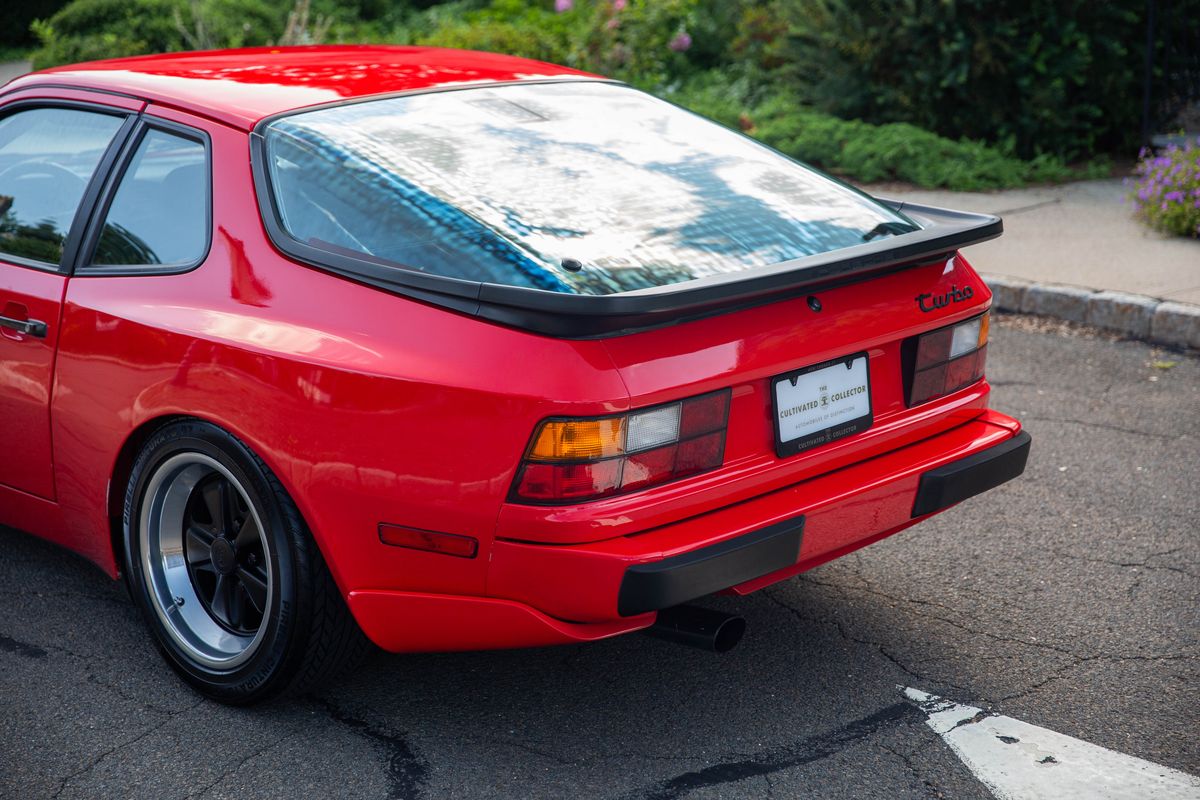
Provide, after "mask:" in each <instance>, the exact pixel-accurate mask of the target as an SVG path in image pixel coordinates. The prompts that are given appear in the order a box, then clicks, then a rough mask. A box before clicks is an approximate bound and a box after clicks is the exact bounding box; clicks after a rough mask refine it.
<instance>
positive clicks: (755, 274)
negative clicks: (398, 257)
mask: <svg viewBox="0 0 1200 800" xmlns="http://www.w3.org/2000/svg"><path fill="white" fill-rule="evenodd" d="M252 139H253V140H254V141H253V145H254V146H252V147H251V166H252V169H253V172H254V182H255V189H256V190H257V193H258V199H259V204H260V206H261V208H262V211H263V215H262V217H263V224H264V226H265V227H266V230H267V234H268V236H269V238H270V240H271V242H272V244H273V245H274V246H275V248H276V249H277V250H279V251H280V252H281V253H282V254H283V255H285V256H286V257H288V258H290V259H292V260H294V261H297V262H299V263H302V264H305V265H308V266H311V267H314V268H316V269H319V270H321V271H323V272H329V273H332V274H335V275H339V276H341V277H344V278H348V279H350V280H353V281H355V282H357V283H362V284H366V285H368V286H373V287H375V288H378V289H382V290H384V291H387V292H391V293H392V294H396V295H400V296H403V297H408V298H411V299H413V300H418V301H421V302H424V303H429V304H432V305H436V306H440V307H442V308H447V309H450V310H453V311H457V312H459V313H463V314H468V315H471V316H475V317H478V318H480V319H483V320H487V321H489V322H494V323H498V324H501V325H505V326H509V327H513V328H518V329H521V330H525V331H529V332H531V333H536V334H541V335H545V336H553V337H556V338H564V339H598V338H608V337H612V336H622V335H626V334H630V333H636V332H639V331H643V330H648V329H651V328H658V327H663V326H666V325H674V324H678V323H680V322H686V321H689V320H693V319H698V318H702V317H706V316H712V315H714V314H719V313H725V312H727V311H731V310H735V309H737V308H744V307H747V306H752V305H760V304H762V303H768V302H774V301H776V300H781V299H784V298H787V297H790V296H795V295H796V294H801V293H811V292H815V291H820V290H823V289H828V288H830V287H832V286H836V285H841V284H844V283H850V282H857V281H860V280H865V279H867V278H870V277H874V276H876V275H880V274H884V273H886V272H894V271H896V270H899V269H906V268H909V267H914V266H917V265H920V264H928V263H930V262H932V261H935V260H939V259H944V258H946V257H949V256H950V255H952V254H953V253H954V252H955V251H957V250H959V249H961V248H963V247H966V246H967V245H972V244H978V243H979V242H984V241H987V240H989V239H994V238H996V237H997V236H999V235H1000V234H1001V233H1002V232H1003V229H1004V228H1003V222H1002V221H1001V219H1000V218H999V217H997V216H994V215H991V214H976V213H972V212H967V211H952V210H950V209H944V208H936V207H934V206H923V205H916V204H913V203H903V202H899V201H895V200H880V201H879V202H881V203H883V204H884V205H886V206H888V207H890V208H892V209H894V210H896V211H899V210H901V209H903V211H904V214H905V215H906V216H908V217H910V218H912V219H913V220H915V221H916V222H917V223H918V224H920V225H921V229H920V230H916V231H913V232H911V233H905V234H900V235H898V236H889V237H886V238H880V239H876V240H874V241H870V242H864V243H863V244H860V245H854V246H853V247H846V248H842V249H840V250H834V251H832V252H828V253H819V254H816V255H811V256H805V257H803V258H797V259H793V260H790V261H784V262H781V263H779V264H773V265H771V266H766V267H757V268H754V269H748V270H745V271H742V272H736V273H730V274H725V275H715V276H711V277H707V278H699V279H696V280H691V281H685V282H682V283H675V284H668V285H665V286H656V287H653V288H649V289H639V290H637V291H632V292H622V293H619V294H611V295H577V294H564V293H561V292H551V291H546V290H542V289H526V288H523V287H517V286H502V285H499V284H493V283H481V282H478V281H468V280H462V279H459V278H447V277H443V276H440V275H431V274H428V273H423V272H418V271H416V270H412V269H406V268H404V267H400V266H397V265H395V264H390V263H388V262H384V261H381V260H376V259H372V258H370V257H365V256H361V255H356V254H354V253H352V252H350V251H345V252H336V253H335V252H330V251H329V250H326V249H323V248H319V247H315V246H313V245H310V244H307V243H305V242H301V241H299V240H297V239H294V238H293V237H292V236H290V235H289V234H288V233H287V231H286V230H285V229H284V227H283V224H282V220H281V219H280V216H279V210H278V208H276V205H275V200H274V193H273V192H272V191H271V189H270V187H269V185H268V182H267V177H266V169H265V158H264V154H263V147H262V140H261V136H259V135H257V134H256V135H255V136H253V137H252Z"/></svg>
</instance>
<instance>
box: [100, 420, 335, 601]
mask: <svg viewBox="0 0 1200 800" xmlns="http://www.w3.org/2000/svg"><path fill="white" fill-rule="evenodd" d="M176 422H204V423H207V424H209V425H213V426H215V427H217V428H220V429H221V430H222V431H224V432H225V433H227V434H229V435H230V436H232V437H234V438H235V439H237V440H238V441H239V442H241V443H242V445H243V446H245V447H246V448H247V449H249V450H250V452H251V453H253V454H254V455H255V456H257V457H258V458H259V459H260V460H261V461H262V462H263V464H265V465H266V467H267V468H268V469H269V470H271V472H272V473H273V474H274V475H275V478H276V480H278V481H279V482H280V485H281V486H283V488H284V491H286V492H287V493H288V495H289V496H291V497H292V498H293V499H294V498H295V494H294V493H293V492H292V490H291V488H290V487H289V486H288V485H287V484H288V481H286V480H285V476H281V475H280V472H279V470H278V469H276V468H275V466H274V465H273V464H271V463H270V462H269V461H268V459H267V458H265V457H264V456H263V453H262V448H258V447H255V446H254V445H253V440H252V439H248V438H247V437H246V436H244V435H243V434H242V433H241V432H240V431H238V430H237V429H235V428H231V427H230V426H229V425H226V424H223V423H222V422H220V421H218V420H214V419H210V418H207V417H204V416H201V415H199V414H179V413H174V414H160V415H158V416H155V417H151V418H149V419H146V420H143V421H142V422H141V423H140V424H138V425H137V426H136V427H134V429H133V430H132V431H130V432H129V435H128V436H126V437H125V441H124V442H122V444H121V447H120V449H119V450H118V451H117V456H116V458H115V459H114V461H113V467H112V470H111V472H110V474H109V480H108V489H107V492H106V505H107V514H106V516H107V518H108V537H109V547H110V548H111V549H112V559H113V565H114V567H113V573H114V574H113V577H115V578H123V577H124V569H123V568H122V565H123V564H124V560H125V557H124V553H125V544H124V536H125V532H124V520H123V517H124V513H125V492H126V490H127V488H128V485H129V479H130V477H131V476H132V474H133V465H134V462H135V461H136V460H137V456H138V453H139V452H141V449H142V447H143V446H144V445H145V444H146V442H148V441H150V439H151V437H153V436H154V434H156V433H157V432H158V431H160V430H162V429H163V428H165V427H166V426H168V425H171V424H173V423H176ZM297 510H298V511H299V512H300V513H301V519H302V521H303V522H304V524H305V526H307V525H308V522H307V520H304V519H303V510H302V509H301V508H300V505H299V504H297ZM313 539H314V543H315V544H316V547H317V549H318V550H320V549H321V544H320V542H319V541H317V537H316V536H314V537H313ZM324 555H325V554H324V553H322V557H324Z"/></svg>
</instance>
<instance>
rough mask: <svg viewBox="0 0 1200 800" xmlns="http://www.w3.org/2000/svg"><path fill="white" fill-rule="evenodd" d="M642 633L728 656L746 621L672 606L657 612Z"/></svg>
mask: <svg viewBox="0 0 1200 800" xmlns="http://www.w3.org/2000/svg"><path fill="white" fill-rule="evenodd" d="M646 633H648V634H650V635H651V636H654V637H657V638H659V639H666V640H667V641H671V642H676V643H678V644H686V645H688V646H690V647H698V648H700V649H701V650H708V651H710V652H713V653H728V652H729V651H730V650H732V649H733V648H735V647H737V645H738V642H740V641H741V640H742V636H744V635H745V633H746V620H744V619H742V618H741V617H739V616H736V615H734V614H726V613H724V612H722V611H714V610H712V609H710V608H700V607H699V606H675V607H674V608H664V609H663V610H661V611H659V612H658V620H657V621H656V622H655V623H654V624H653V625H652V626H650V627H649V628H647V629H646Z"/></svg>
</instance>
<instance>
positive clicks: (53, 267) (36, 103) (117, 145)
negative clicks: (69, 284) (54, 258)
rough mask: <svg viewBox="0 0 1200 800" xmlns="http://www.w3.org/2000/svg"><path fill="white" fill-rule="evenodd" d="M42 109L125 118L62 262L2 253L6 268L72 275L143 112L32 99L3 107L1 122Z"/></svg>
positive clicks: (93, 181)
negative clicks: (94, 216) (110, 179)
mask: <svg viewBox="0 0 1200 800" xmlns="http://www.w3.org/2000/svg"><path fill="white" fill-rule="evenodd" d="M0 99H2V98H0ZM41 108H67V109H72V110H76V111H88V112H92V113H96V114H104V115H106V116H110V117H120V118H123V121H122V123H121V126H120V127H119V128H118V129H117V132H116V133H115V134H113V138H112V140H111V141H110V142H109V143H108V148H107V149H106V150H105V151H104V155H102V156H101V157H100V160H99V161H98V162H97V163H96V169H95V170H94V171H93V172H92V177H91V179H90V180H89V181H88V185H87V188H86V189H84V192H83V196H82V197H81V198H80V199H79V207H78V208H76V209H75V216H74V218H73V219H72V220H71V227H70V228H69V229H68V230H67V235H66V237H65V238H64V239H63V252H62V257H61V259H60V260H59V262H58V263H57V264H51V263H49V262H47V261H38V260H37V259H33V258H25V257H24V256H18V255H13V254H11V253H6V252H4V251H3V250H0V262H3V263H5V264H12V265H14V266H18V267H25V268H28V269H35V270H38V271H39V272H49V273H53V274H57V275H70V274H71V267H72V265H73V264H74V263H75V260H76V256H77V254H78V252H79V244H80V240H81V239H82V238H83V234H84V230H85V229H86V227H87V223H88V220H89V219H90V218H91V211H92V208H93V207H94V205H95V202H96V198H97V197H98V196H99V194H100V190H101V187H102V186H103V185H104V182H105V179H106V178H107V176H108V174H109V172H110V171H111V169H112V165H113V163H114V162H115V161H116V159H117V156H118V155H119V154H120V152H121V150H122V148H123V147H124V145H125V143H126V141H127V140H128V138H129V135H130V132H131V131H132V130H133V129H134V127H135V126H136V124H137V119H138V117H139V116H140V114H141V112H140V111H134V110H131V109H127V108H117V107H116V106H110V105H106V104H104V103H101V102H96V103H92V102H88V101H86V100H74V99H65V98H56V97H30V98H22V99H20V100H13V101H11V102H8V103H4V104H3V105H0V119H2V118H6V117H8V116H11V115H12V114H14V113H20V112H22V111H30V110H37V109H41Z"/></svg>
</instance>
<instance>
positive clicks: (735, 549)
mask: <svg viewBox="0 0 1200 800" xmlns="http://www.w3.org/2000/svg"><path fill="white" fill-rule="evenodd" d="M803 534H804V517H803V516H799V517H792V518H791V519H787V520H784V521H783V522H777V523H775V524H774V525H768V526H767V527H765V528H759V529H758V530H756V531H751V532H750V533H747V534H743V535H742V536H738V537H736V538H734V539H729V540H728V541H724V542H718V543H717V544H714V545H710V546H708V547H702V548H700V549H698V550H692V551H690V552H687V553H680V554H679V555H677V556H671V557H669V558H664V559H662V560H661V561H651V562H649V563H646V564H636V565H634V566H632V567H629V568H628V569H627V570H625V577H624V578H622V579H621V589H620V592H618V594H617V612H618V613H619V614H620V615H621V616H623V617H632V616H634V615H636V614H644V613H646V612H647V611H657V610H659V609H661V608H670V607H671V606H677V605H679V604H680V603H686V602H688V601H689V600H695V599H696V598H697V597H703V596H704V595H706V594H712V593H713V592H717V591H720V590H722V589H728V588H729V587H730V586H736V585H737V584H739V583H744V582H745V581H748V580H751V579H753V578H758V577H760V576H762V575H766V574H767V573H770V572H775V571H776V570H780V569H784V568H785V567H790V566H792V565H793V564H795V563H796V561H797V560H798V559H799V558H800V539H801V537H802V536H803Z"/></svg>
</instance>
